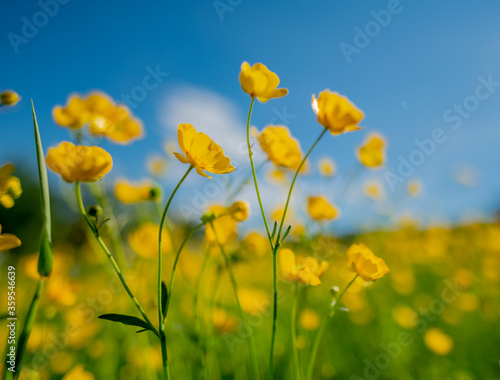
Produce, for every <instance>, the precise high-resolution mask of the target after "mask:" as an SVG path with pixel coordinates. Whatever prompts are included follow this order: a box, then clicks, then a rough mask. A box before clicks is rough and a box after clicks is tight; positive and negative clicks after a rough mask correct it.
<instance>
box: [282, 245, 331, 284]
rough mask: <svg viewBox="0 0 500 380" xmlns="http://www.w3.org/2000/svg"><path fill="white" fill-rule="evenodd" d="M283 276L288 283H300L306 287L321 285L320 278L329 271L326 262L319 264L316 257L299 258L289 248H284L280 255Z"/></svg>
mask: <svg viewBox="0 0 500 380" xmlns="http://www.w3.org/2000/svg"><path fill="white" fill-rule="evenodd" d="M278 258H279V264H280V268H281V276H282V277H283V279H285V280H287V281H293V282H297V281H300V282H301V283H303V284H306V285H312V286H316V285H319V284H321V281H320V277H321V276H322V275H323V274H324V273H325V272H326V270H327V269H328V263H327V262H326V261H321V263H319V262H318V260H316V259H315V258H314V257H310V256H309V257H298V258H297V260H296V259H295V254H294V253H293V251H292V250H291V249H289V248H283V249H281V250H280V251H279V253H278Z"/></svg>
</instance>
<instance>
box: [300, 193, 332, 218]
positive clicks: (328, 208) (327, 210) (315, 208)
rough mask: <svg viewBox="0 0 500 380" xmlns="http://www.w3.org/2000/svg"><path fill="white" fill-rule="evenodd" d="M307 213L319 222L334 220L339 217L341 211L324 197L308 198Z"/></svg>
mask: <svg viewBox="0 0 500 380" xmlns="http://www.w3.org/2000/svg"><path fill="white" fill-rule="evenodd" d="M307 212H308V213H309V216H310V217H311V218H313V219H314V220H317V221H325V220H333V219H336V218H337V217H338V216H339V210H338V209H337V208H336V207H335V206H333V205H332V204H330V202H328V200H327V199H326V198H325V197H323V196H315V197H308V198H307Z"/></svg>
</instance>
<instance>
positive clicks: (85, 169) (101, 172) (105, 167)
mask: <svg viewBox="0 0 500 380" xmlns="http://www.w3.org/2000/svg"><path fill="white" fill-rule="evenodd" d="M47 165H48V167H49V168H50V169H52V170H53V171H54V172H56V173H57V174H59V175H61V177H62V178H63V179H64V180H65V181H66V182H70V183H71V182H76V181H80V182H93V181H96V180H98V179H100V178H102V177H104V176H105V175H106V174H107V173H108V172H109V171H110V170H111V168H112V166H113V160H112V158H111V155H110V154H109V153H108V152H106V151H105V150H104V149H102V148H99V147H97V146H84V145H74V144H72V143H70V142H67V141H63V142H62V143H61V144H59V145H58V146H57V147H56V148H49V152H48V154H47Z"/></svg>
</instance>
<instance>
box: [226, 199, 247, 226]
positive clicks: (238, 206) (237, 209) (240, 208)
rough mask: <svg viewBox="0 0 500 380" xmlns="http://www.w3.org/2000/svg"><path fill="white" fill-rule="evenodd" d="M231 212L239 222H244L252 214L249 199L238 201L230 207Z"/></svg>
mask: <svg viewBox="0 0 500 380" xmlns="http://www.w3.org/2000/svg"><path fill="white" fill-rule="evenodd" d="M228 212H229V214H230V215H231V216H232V217H233V219H235V220H236V221H238V222H243V221H245V220H247V219H248V217H249V216H250V204H249V203H248V202H247V201H237V202H234V204H233V205H232V206H231V207H229V209H228Z"/></svg>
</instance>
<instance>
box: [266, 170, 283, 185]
mask: <svg viewBox="0 0 500 380" xmlns="http://www.w3.org/2000/svg"><path fill="white" fill-rule="evenodd" d="M267 178H268V180H269V181H270V182H274V183H278V184H282V183H285V180H286V173H285V172H284V171H283V170H281V169H280V168H276V167H273V168H272V169H271V170H269V171H268V172H267Z"/></svg>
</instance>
